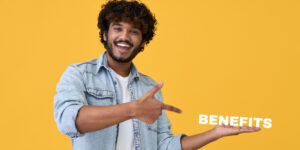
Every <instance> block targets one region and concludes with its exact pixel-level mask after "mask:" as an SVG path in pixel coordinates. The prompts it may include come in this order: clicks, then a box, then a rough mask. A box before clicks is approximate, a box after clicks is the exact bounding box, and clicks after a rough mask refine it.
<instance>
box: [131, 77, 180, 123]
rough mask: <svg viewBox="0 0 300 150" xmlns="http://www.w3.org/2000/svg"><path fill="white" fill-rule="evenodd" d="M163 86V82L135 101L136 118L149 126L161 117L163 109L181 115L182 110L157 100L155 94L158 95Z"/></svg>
mask: <svg viewBox="0 0 300 150" xmlns="http://www.w3.org/2000/svg"><path fill="white" fill-rule="evenodd" d="M162 86H163V83H162V82H160V83H158V84H157V85H156V86H155V87H153V88H152V89H151V90H149V91H147V92H146V93H145V94H144V95H142V96H141V97H140V98H139V99H138V100H136V101H134V103H135V105H134V106H135V107H134V117H135V118H138V119H140V120H141V121H144V122H146V123H148V124H152V123H153V122H154V121H155V120H157V119H158V117H159V116H160V115H161V111H162V109H165V110H169V111H173V112H176V113H181V110H180V109H179V108H176V107H174V106H171V105H167V104H164V103H162V102H160V101H159V100H157V99H155V97H154V95H155V93H157V92H158V91H159V90H160V89H161V88H162Z"/></svg>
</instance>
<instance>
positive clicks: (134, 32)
mask: <svg viewBox="0 0 300 150" xmlns="http://www.w3.org/2000/svg"><path fill="white" fill-rule="evenodd" d="M130 32H131V33H132V34H136V35H137V34H139V31H137V30H131V31H130Z"/></svg>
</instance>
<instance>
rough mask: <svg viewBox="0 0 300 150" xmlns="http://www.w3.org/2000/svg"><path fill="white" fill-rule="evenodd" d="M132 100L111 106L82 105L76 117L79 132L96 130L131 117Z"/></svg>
mask: <svg viewBox="0 0 300 150" xmlns="http://www.w3.org/2000/svg"><path fill="white" fill-rule="evenodd" d="M133 105H134V104H133V102H129V103H124V104H118V105H112V106H83V107H82V108H81V109H80V110H79V112H78V115H77V118H76V127H77V129H78V131H79V132H80V133H86V132H91V131H97V130H101V129H104V128H107V127H109V126H112V125H115V124H118V123H120V122H123V121H126V120H128V119H131V118H132V117H133V115H134V114H133V111H132V110H133V109H132V107H133Z"/></svg>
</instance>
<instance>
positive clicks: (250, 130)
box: [240, 127, 260, 132]
mask: <svg viewBox="0 0 300 150" xmlns="http://www.w3.org/2000/svg"><path fill="white" fill-rule="evenodd" d="M259 130H260V128H258V127H242V128H241V129H240V131H241V132H256V131H259Z"/></svg>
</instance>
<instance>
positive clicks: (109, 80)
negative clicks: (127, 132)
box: [54, 52, 184, 150]
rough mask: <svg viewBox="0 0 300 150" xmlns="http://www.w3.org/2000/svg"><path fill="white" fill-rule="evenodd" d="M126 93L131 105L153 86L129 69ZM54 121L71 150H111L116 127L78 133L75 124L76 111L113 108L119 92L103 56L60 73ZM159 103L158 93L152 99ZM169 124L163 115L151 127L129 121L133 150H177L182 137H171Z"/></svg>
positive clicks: (150, 81) (149, 81)
mask: <svg viewBox="0 0 300 150" xmlns="http://www.w3.org/2000/svg"><path fill="white" fill-rule="evenodd" d="M131 74H132V76H131V78H130V79H129V85H128V88H129V91H130V95H131V101H134V100H137V99H138V98H139V97H140V96H142V95H143V94H144V93H145V92H147V91H148V90H150V89H152V88H153V87H154V86H155V85H156V83H155V81H153V80H152V79H151V78H150V77H148V76H146V75H143V74H141V73H139V72H138V71H137V70H136V68H135V66H134V65H133V64H132V66H131ZM56 91H57V95H55V97H54V117H55V121H56V123H57V127H58V129H59V130H60V131H61V132H62V133H63V134H66V135H68V136H69V137H70V138H71V142H72V147H73V149H74V150H115V147H116V141H117V136H118V135H117V134H118V124H116V125H113V126H110V127H108V128H105V129H102V130H98V131H94V132H88V133H80V132H79V131H78V130H77V128H76V126H75V120H76V117H77V113H78V110H79V109H80V108H81V107H83V106H85V105H99V106H108V105H117V104H119V103H120V101H121V100H120V94H119V93H120V92H119V89H118V85H117V82H116V79H115V77H114V76H113V74H112V72H111V70H110V69H109V66H108V63H107V59H106V52H104V53H103V54H102V55H101V56H100V57H99V58H98V59H93V60H90V61H87V62H84V63H79V64H72V65H70V66H69V67H68V68H67V70H66V71H65V72H64V73H63V75H62V77H61V78H60V81H59V83H58V84H57V87H56ZM155 97H156V99H158V100H160V101H163V97H162V93H161V91H159V92H158V93H156V95H155ZM170 128H171V123H170V121H169V120H168V118H167V116H166V113H165V111H162V115H161V116H160V117H159V118H158V120H156V121H155V122H154V123H153V124H146V123H145V122H142V121H140V120H138V119H133V130H134V134H133V135H134V144H135V149H136V150H181V143H180V139H181V137H182V136H184V134H180V135H177V136H173V134H172V132H171V130H170Z"/></svg>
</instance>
